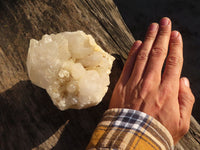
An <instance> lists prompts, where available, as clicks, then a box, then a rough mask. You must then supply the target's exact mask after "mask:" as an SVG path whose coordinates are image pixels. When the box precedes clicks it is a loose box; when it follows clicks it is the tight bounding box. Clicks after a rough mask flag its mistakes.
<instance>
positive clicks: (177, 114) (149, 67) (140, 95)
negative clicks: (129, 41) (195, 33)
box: [109, 17, 195, 143]
mask: <svg viewBox="0 0 200 150" xmlns="http://www.w3.org/2000/svg"><path fill="white" fill-rule="evenodd" d="M171 24H172V23H171V20H170V19H169V18H167V17H164V18H162V19H161V20H160V23H159V24H158V23H152V24H151V25H150V26H149V28H148V30H147V33H146V37H145V40H144V42H141V41H136V42H135V43H134V44H133V46H132V48H131V50H130V53H129V56H128V59H127V61H126V64H125V66H124V68H123V71H122V74H121V76H120V78H119V80H118V82H117V84H116V86H115V89H114V91H113V95H112V98H111V101H110V106H109V108H129V109H135V110H139V111H142V112H145V113H147V114H149V115H151V116H152V117H154V118H155V119H157V120H158V121H159V122H160V123H162V124H163V125H164V126H165V127H166V128H167V129H168V131H169V132H170V133H171V135H172V137H173V139H174V143H177V142H178V141H179V140H180V139H181V137H182V136H183V135H184V134H186V133H187V131H188V130H189V124H190V116H191V112H192V107H193V104H194V100H195V98H194V96H193V94H192V92H191V89H190V84H189V80H188V79H187V78H186V77H182V78H180V76H181V70H182V66H183V41H182V37H181V34H180V33H179V32H178V31H171V26H172V25H171ZM164 63H165V66H164ZM162 69H164V71H163V73H162Z"/></svg>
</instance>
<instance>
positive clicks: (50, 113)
mask: <svg viewBox="0 0 200 150" xmlns="http://www.w3.org/2000/svg"><path fill="white" fill-rule="evenodd" d="M0 16H1V17H0V149H6V150H12V149H13V150H16V149H20V150H23V149H34V150H36V149H45V150H48V149H77V150H80V149H85V147H86V146H87V144H88V142H89V140H90V137H91V135H92V132H93V130H94V129H95V127H96V125H97V123H98V122H99V121H100V119H101V116H102V114H103V112H104V111H105V110H106V109H107V107H108V103H109V100H110V97H111V94H112V90H113V88H114V85H115V83H116V81H117V79H118V77H119V75H120V73H121V70H122V67H123V63H124V61H125V60H126V58H127V55H128V52H129V50H130V48H131V46H132V44H133V42H134V38H133V37H132V35H131V33H130V31H129V29H128V28H127V27H126V25H125V23H124V22H123V19H122V18H121V16H120V14H119V12H118V9H117V7H116V5H115V4H114V3H113V1H112V0H34V1H33V0H7V1H4V0H0ZM76 30H83V31H84V32H86V33H87V34H91V35H92V36H93V37H94V38H95V40H96V42H97V43H98V44H99V45H100V46H101V47H102V48H103V49H104V50H106V51H107V52H109V53H111V54H112V55H113V56H115V58H116V61H115V62H114V65H113V69H112V73H111V75H110V77H111V84H110V86H109V90H108V92H107V94H106V96H105V97H104V99H103V101H102V102H101V103H100V104H99V105H98V106H95V107H92V108H89V109H84V110H66V111H60V110H58V109H57V108H56V107H55V106H54V105H53V103H52V101H51V99H50V97H49V96H48V94H47V93H46V91H45V90H43V89H41V88H39V87H37V86H35V85H33V84H32V83H31V82H30V81H29V78H28V75H27V69H26V57H27V51H28V47H29V41H30V39H31V38H35V39H38V40H39V39H41V37H42V35H43V34H51V33H58V32H63V31H76ZM199 143H200V126H199V124H198V123H197V122H196V121H195V119H194V118H192V119H191V127H190V131H189V133H188V134H187V135H186V136H184V138H183V139H182V140H181V141H180V143H178V145H177V147H176V149H186V150H187V149H188V150H189V149H190V150H191V149H194V150H196V149H200V144H199Z"/></svg>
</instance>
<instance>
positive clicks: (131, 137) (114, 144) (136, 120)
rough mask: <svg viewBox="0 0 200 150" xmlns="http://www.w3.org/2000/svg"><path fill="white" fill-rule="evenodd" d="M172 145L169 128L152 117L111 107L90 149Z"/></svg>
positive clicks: (143, 147)
mask: <svg viewBox="0 0 200 150" xmlns="http://www.w3.org/2000/svg"><path fill="white" fill-rule="evenodd" d="M100 148H109V149H148V150H151V149H162V150H164V149H173V139H172V136H171V135H170V133H169V132H168V130H167V129H166V128H165V127H164V126H163V125H161V123H159V122H158V121H157V120H156V119H154V118H153V117H151V116H149V115H147V114H145V113H143V112H140V111H135V110H132V109H109V110H107V111H106V112H105V113H104V116H103V119H102V121H101V122H100V123H99V124H98V126H97V128H96V129H95V131H94V133H93V135H92V138H91V140H90V143H89V145H88V147H87V149H100Z"/></svg>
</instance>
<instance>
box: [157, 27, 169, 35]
mask: <svg viewBox="0 0 200 150" xmlns="http://www.w3.org/2000/svg"><path fill="white" fill-rule="evenodd" d="M169 33H170V32H169V29H168V28H161V30H160V31H159V36H166V35H168V34H169Z"/></svg>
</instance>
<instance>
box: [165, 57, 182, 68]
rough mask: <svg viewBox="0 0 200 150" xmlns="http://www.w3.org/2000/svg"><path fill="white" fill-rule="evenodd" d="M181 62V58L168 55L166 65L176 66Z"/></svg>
mask: <svg viewBox="0 0 200 150" xmlns="http://www.w3.org/2000/svg"><path fill="white" fill-rule="evenodd" d="M182 62H183V59H182V58H181V57H178V56H168V59H167V65H168V66H177V65H179V64H181V63H182Z"/></svg>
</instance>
